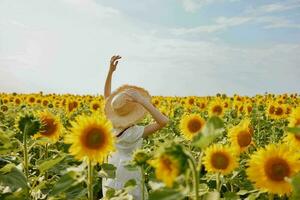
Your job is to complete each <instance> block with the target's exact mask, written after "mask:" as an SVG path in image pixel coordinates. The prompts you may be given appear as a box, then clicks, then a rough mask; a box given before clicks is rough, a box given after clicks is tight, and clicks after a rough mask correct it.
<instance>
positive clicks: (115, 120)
mask: <svg viewBox="0 0 300 200" xmlns="http://www.w3.org/2000/svg"><path fill="white" fill-rule="evenodd" d="M128 89H135V90H137V91H138V92H139V93H140V94H141V95H142V96H143V97H145V98H146V99H147V100H149V101H151V96H150V94H149V92H148V91H147V90H145V89H143V88H141V87H137V86H132V85H123V86H121V87H119V88H118V89H116V90H115V91H114V92H112V93H111V95H110V96H109V97H108V98H107V99H106V103H105V107H104V112H105V115H106V117H107V118H108V119H109V120H110V121H111V122H112V124H113V126H114V127H115V128H125V127H128V126H131V125H133V124H135V123H136V122H138V121H139V120H141V119H142V118H144V117H145V115H146V113H147V111H146V109H145V108H144V107H143V106H142V105H140V104H138V103H134V104H136V105H135V106H134V108H133V110H132V111H131V112H129V113H128V114H126V115H123V116H121V115H118V113H116V112H114V109H113V108H112V106H111V102H112V100H113V98H114V97H115V96H116V95H117V94H118V93H120V92H122V91H125V90H128Z"/></svg>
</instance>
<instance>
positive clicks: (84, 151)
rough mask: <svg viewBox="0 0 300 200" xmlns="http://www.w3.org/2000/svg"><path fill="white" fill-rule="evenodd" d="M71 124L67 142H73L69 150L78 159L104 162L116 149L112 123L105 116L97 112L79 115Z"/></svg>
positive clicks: (66, 138) (66, 137)
mask: <svg viewBox="0 0 300 200" xmlns="http://www.w3.org/2000/svg"><path fill="white" fill-rule="evenodd" d="M71 125H72V128H71V130H70V133H69V134H67V135H66V136H65V143H67V144H71V147H70V148H69V152H70V154H72V155H73V156H75V158H76V159H78V160H83V159H84V158H89V159H90V160H91V161H94V162H99V163H102V162H103V161H104V159H105V158H106V156H108V155H109V153H111V152H112V151H114V150H115V146H114V144H115V137H114V135H113V134H112V132H111V129H112V124H111V122H110V121H108V120H107V119H106V118H105V117H103V116H100V115H96V114H94V115H91V116H79V117H78V118H77V119H76V121H73V122H71Z"/></svg>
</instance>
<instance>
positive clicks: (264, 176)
mask: <svg viewBox="0 0 300 200" xmlns="http://www.w3.org/2000/svg"><path fill="white" fill-rule="evenodd" d="M299 159H300V155H299V154H297V153H295V152H294V151H293V150H292V148H290V147H289V146H287V145H286V144H281V145H275V144H269V145H268V146H266V148H261V149H259V150H258V151H257V152H255V153H254V154H252V155H251V157H250V159H249V161H248V168H247V169H246V173H247V176H248V178H249V180H250V181H252V182H254V185H255V187H256V188H257V189H259V190H262V191H264V192H269V193H273V194H278V195H284V194H289V193H290V192H291V190H292V187H291V185H290V183H289V182H288V181H286V179H285V178H286V177H287V178H290V177H292V176H293V175H294V174H295V173H297V172H298V171H299V170H300V160H299Z"/></svg>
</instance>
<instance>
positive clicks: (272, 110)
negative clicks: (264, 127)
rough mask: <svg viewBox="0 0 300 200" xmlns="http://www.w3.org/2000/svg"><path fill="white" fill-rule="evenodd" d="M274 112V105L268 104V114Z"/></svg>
mask: <svg viewBox="0 0 300 200" xmlns="http://www.w3.org/2000/svg"><path fill="white" fill-rule="evenodd" d="M274 112H275V107H274V106H270V108H269V113H270V114H274Z"/></svg>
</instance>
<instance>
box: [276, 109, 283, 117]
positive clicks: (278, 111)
mask: <svg viewBox="0 0 300 200" xmlns="http://www.w3.org/2000/svg"><path fill="white" fill-rule="evenodd" d="M282 114H283V109H282V108H281V107H277V109H276V111H275V115H282Z"/></svg>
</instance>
